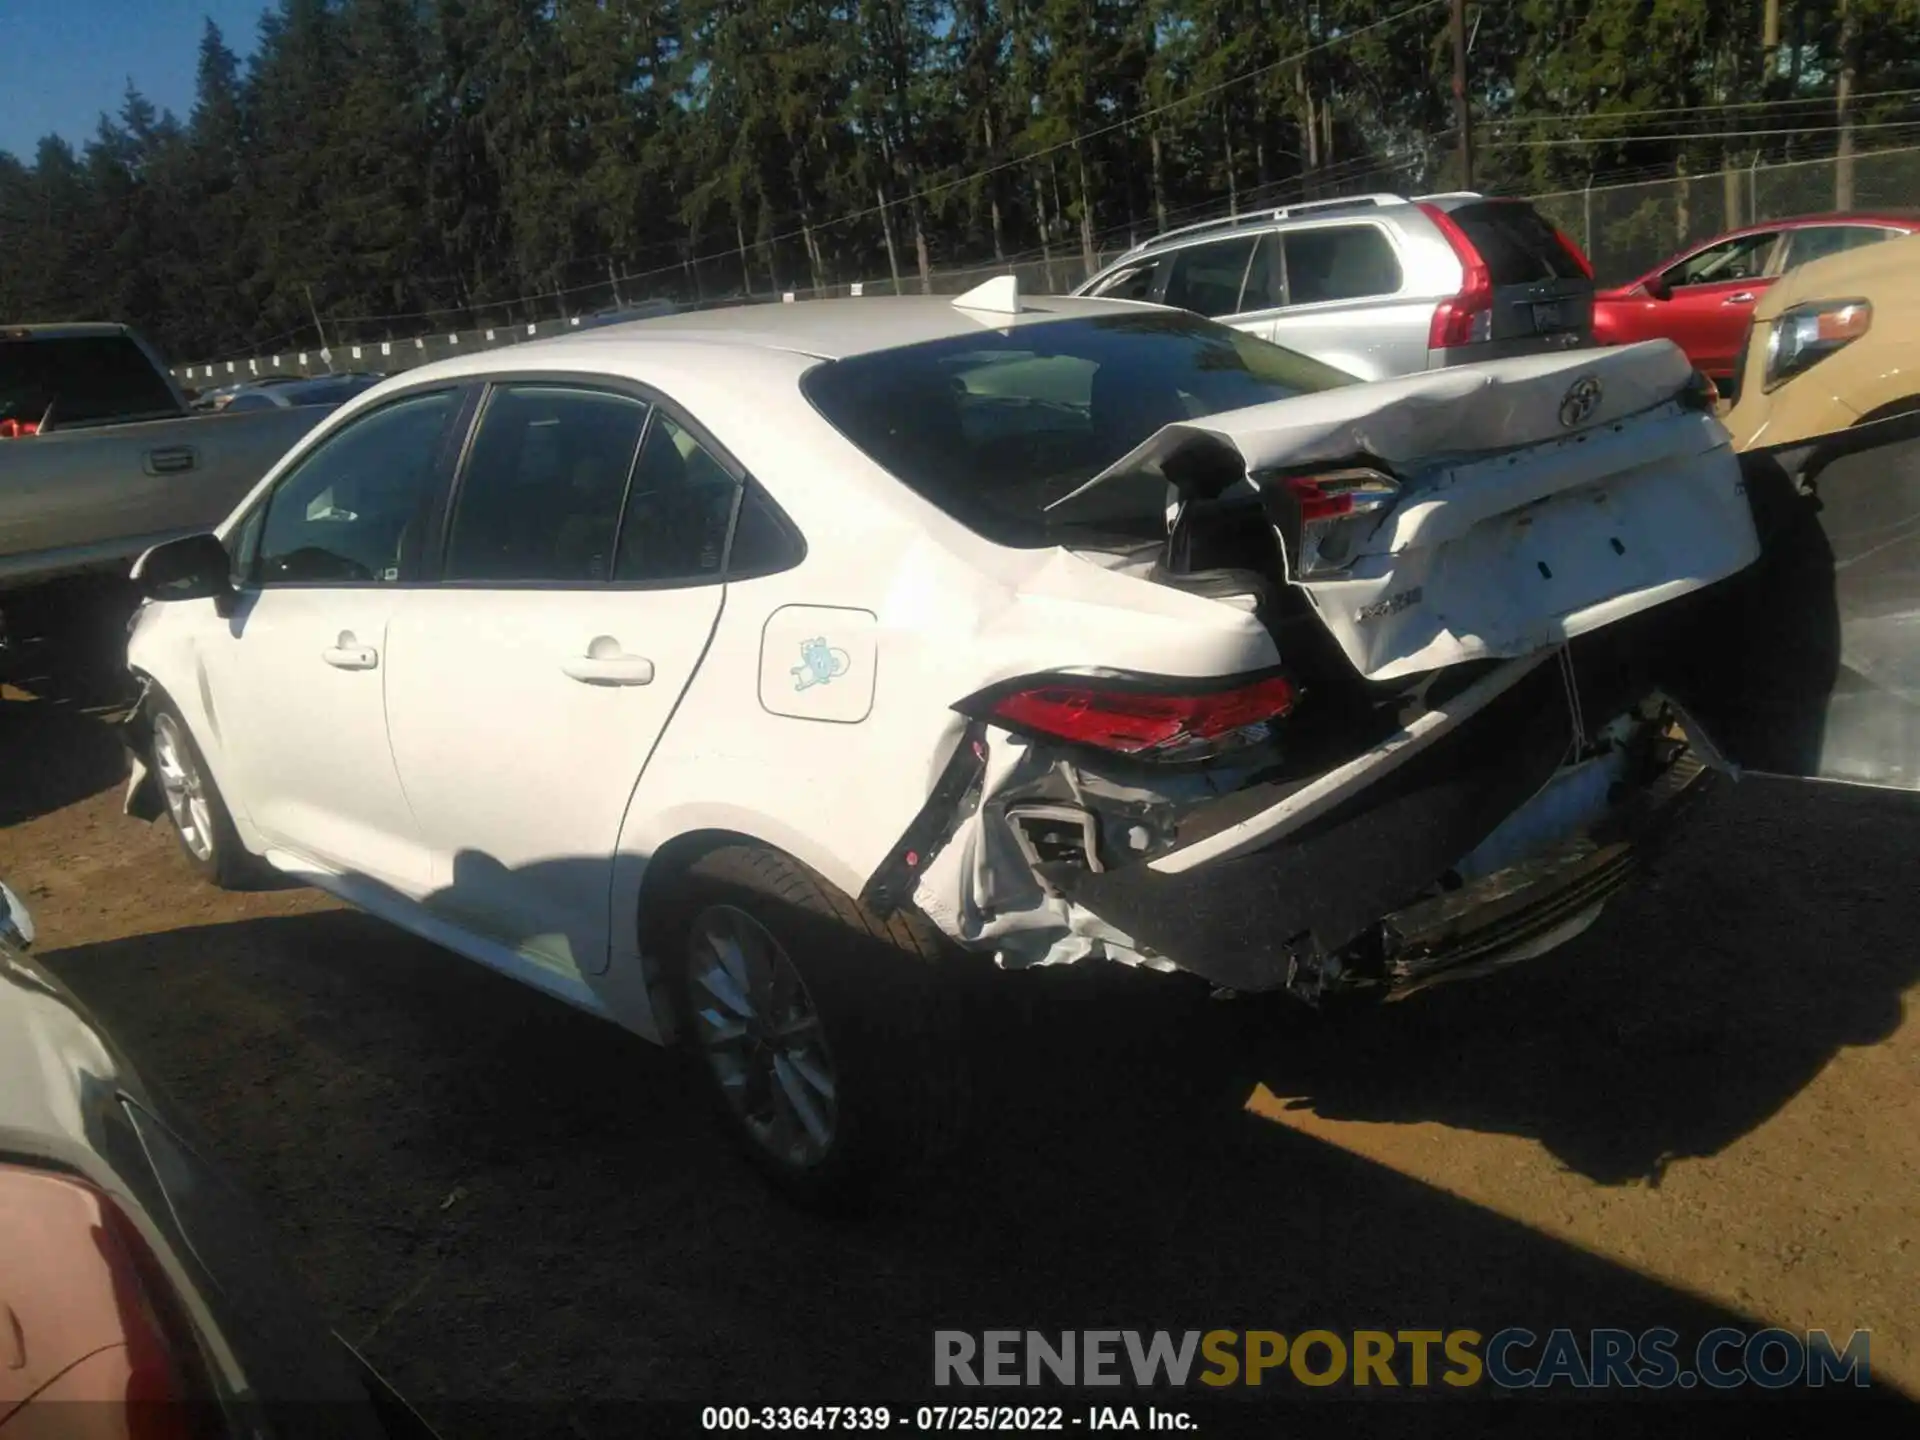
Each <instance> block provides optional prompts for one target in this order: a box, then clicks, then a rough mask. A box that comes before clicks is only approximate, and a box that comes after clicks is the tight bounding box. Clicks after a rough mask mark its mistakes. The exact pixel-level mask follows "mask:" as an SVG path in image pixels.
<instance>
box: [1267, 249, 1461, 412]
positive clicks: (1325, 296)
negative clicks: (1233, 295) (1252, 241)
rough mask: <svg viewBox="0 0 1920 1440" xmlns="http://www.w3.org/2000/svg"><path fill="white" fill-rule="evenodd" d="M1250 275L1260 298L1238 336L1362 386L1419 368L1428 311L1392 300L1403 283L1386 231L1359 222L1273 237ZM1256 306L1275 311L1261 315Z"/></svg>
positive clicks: (1423, 303) (1424, 305)
mask: <svg viewBox="0 0 1920 1440" xmlns="http://www.w3.org/2000/svg"><path fill="white" fill-rule="evenodd" d="M1251 273H1252V280H1253V284H1252V286H1251V287H1250V288H1253V289H1254V290H1255V291H1256V292H1259V291H1261V290H1264V291H1265V292H1266V293H1265V295H1264V296H1261V295H1259V294H1258V293H1256V296H1255V297H1254V298H1253V299H1251V300H1249V302H1247V303H1246V304H1245V306H1244V309H1245V310H1246V311H1248V312H1252V313H1250V314H1248V315H1245V316H1243V317H1242V318H1241V319H1237V320H1236V321H1235V322H1234V323H1235V324H1237V325H1240V326H1241V327H1242V328H1243V329H1248V330H1252V331H1253V332H1254V333H1255V334H1257V335H1260V336H1262V337H1263V338H1265V339H1268V340H1271V341H1273V342H1274V343H1275V344H1277V345H1284V346H1286V347H1287V348H1288V349H1289V350H1298V351H1299V352H1300V353H1301V354H1303V355H1311V356H1313V358H1314V359H1316V360H1320V361H1324V362H1325V363H1326V364H1328V365H1332V366H1334V367H1336V368H1337V369H1341V370H1345V371H1346V372H1347V373H1348V374H1350V375H1358V376H1359V377H1360V378H1361V379H1363V380H1379V379H1384V378H1386V377H1388V376H1391V375H1410V374H1413V373H1416V372H1418V371H1420V370H1424V369H1426V366H1427V331H1428V326H1429V322H1430V321H1431V320H1432V318H1433V305H1432V303H1431V302H1430V301H1429V300H1428V299H1427V298H1426V297H1423V296H1422V297H1412V298H1406V299H1403V298H1399V297H1400V293H1401V291H1402V289H1403V288H1404V287H1405V283H1406V276H1405V271H1404V269H1403V267H1402V266H1401V263H1400V255H1399V252H1398V251H1397V250H1396V249H1395V247H1394V243H1393V240H1392V238H1391V237H1390V236H1389V235H1388V233H1387V229H1386V227H1385V226H1383V225H1380V224H1377V223H1375V222H1374V221H1371V220H1361V221H1350V222H1344V223H1331V222H1322V223H1316V224H1309V225H1303V226H1298V227H1296V228H1291V229H1287V230H1283V231H1279V232H1277V233H1275V234H1273V235H1270V236H1269V237H1268V238H1267V240H1266V241H1265V242H1264V243H1263V244H1262V246H1261V249H1260V253H1259V254H1258V255H1256V256H1255V257H1254V266H1253V269H1252V272H1251ZM1282 276H1284V281H1282V278H1281V277H1282ZM1280 290H1284V302H1283V303H1282V302H1280V301H1278V300H1276V299H1275V295H1276V292H1277V291H1280ZM1262 299H1265V300H1266V301H1267V302H1268V303H1269V304H1277V305H1278V308H1274V309H1269V310H1267V311H1266V312H1265V314H1264V315H1261V314H1260V313H1259V312H1258V311H1257V309H1256V306H1257V305H1258V304H1259V303H1260V301H1261V300H1262Z"/></svg>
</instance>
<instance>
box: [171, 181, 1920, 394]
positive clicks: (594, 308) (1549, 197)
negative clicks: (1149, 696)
mask: <svg viewBox="0 0 1920 1440" xmlns="http://www.w3.org/2000/svg"><path fill="white" fill-rule="evenodd" d="M1360 188H1363V189H1364V188H1366V187H1365V186H1362V187H1360ZM1841 189H1842V186H1841V177H1840V172H1839V162H1837V161H1836V160H1834V159H1832V158H1827V159H1821V160H1805V161H1791V162H1786V163H1780V164H1769V165H1761V164H1758V163H1755V164H1750V165H1747V166H1744V167H1734V168H1729V169H1726V170H1718V171H1712V172H1709V173H1706V174H1701V175H1676V176H1672V177H1670V178H1667V179H1662V180H1649V181H1643V182H1638V183H1634V184H1627V185H1604V186H1592V187H1589V188H1586V189H1581V190H1562V191H1557V192H1554V193H1551V194H1544V195H1535V196H1532V197H1531V198H1532V200H1533V203H1534V204H1535V205H1536V206H1538V207H1539V209H1540V211H1541V213H1543V214H1545V215H1546V216H1548V217H1549V218H1550V219H1551V220H1552V221H1553V222H1554V223H1555V224H1557V225H1558V226H1560V228H1561V229H1563V230H1565V231H1566V232H1567V234H1569V235H1571V236H1573V237H1574V238H1575V239H1577V240H1578V241H1579V242H1580V244H1581V247H1582V248H1583V249H1585V250H1586V252H1587V254H1588V256H1589V257H1591V258H1592V260H1593V265H1594V274H1595V277H1596V278H1597V279H1598V280H1599V282H1600V283H1601V284H1603V285H1611V284H1621V283H1624V282H1626V281H1629V280H1632V279H1635V278H1637V277H1638V276H1640V275H1643V274H1645V273H1646V272H1647V271H1648V270H1650V269H1652V268H1653V267H1654V266H1655V265H1657V264H1658V263H1659V262H1660V261H1662V260H1664V259H1666V258H1667V257H1669V256H1671V255H1673V254H1674V253H1675V252H1677V251H1680V250H1684V249H1686V248H1687V247H1688V246H1690V245H1695V244H1698V243H1700V242H1701V241H1704V240H1708V239H1711V238H1712V237H1713V236H1715V235H1718V234H1720V233H1722V232H1723V231H1727V230H1735V229H1738V228H1740V227H1741V226H1743V225H1753V224H1758V223H1760V222H1762V221H1766V220H1779V219H1785V218H1787V217H1788V216H1792V215H1805V214H1815V213H1819V212H1822V211H1829V210H1834V209H1837V208H1843V207H1841V206H1840V205H1839V204H1838V203H1837V201H1836V194H1837V192H1838V191H1840V190H1841ZM1852 193H1853V199H1852V203H1851V204H1850V205H1848V206H1845V207H1844V208H1848V209H1853V210H1888V209H1894V210H1899V209H1909V208H1920V146H1910V147H1905V148H1901V149H1888V150H1874V151H1868V152H1865V153H1862V154H1857V155H1855V156H1854V157H1853V158H1852ZM1147 233H1148V232H1147V231H1144V230H1143V231H1142V232H1141V236H1142V238H1145V236H1146V234H1147ZM1122 248H1124V247H1120V246H1112V247H1107V248H1103V249H1101V250H1099V251H1098V252H1096V255H1095V266H1096V268H1100V267H1104V266H1105V265H1106V264H1107V263H1109V262H1110V261H1112V260H1113V259H1115V258H1116V257H1117V256H1118V255H1119V254H1120V253H1121V250H1122ZM898 262H899V278H898V280H896V279H895V278H894V275H893V273H892V272H891V270H890V271H889V273H888V274H886V275H883V276H880V277H876V278H874V279H870V280H863V281H859V282H850V283H842V284H834V285H822V286H818V287H816V286H814V285H812V284H809V283H805V282H803V281H800V280H792V281H787V282H786V283H785V284H784V285H783V286H782V287H781V288H778V289H776V288H773V281H774V280H776V279H779V278H781V277H779V275H778V273H777V272H775V273H773V274H769V273H768V270H767V266H768V265H769V264H770V263H771V262H769V261H767V260H766V259H765V258H764V256H763V255H762V253H761V252H760V251H758V250H756V249H755V248H754V247H751V246H750V247H748V250H747V253H746V255H745V256H744V257H743V256H740V255H731V256H704V257H701V258H699V259H698V260H692V261H688V262H686V263H684V264H682V265H678V266H672V267H667V268H663V269H660V270H655V271H651V272H648V273H646V274H642V275H637V276H635V275H628V276H619V277H616V276H614V275H611V274H610V275H609V277H608V279H607V280H606V281H605V282H604V283H602V284H600V285H596V286H587V287H581V288H580V289H576V290H568V291H566V292H564V293H562V294H556V295H555V296H553V297H551V298H550V299H549V300H547V301H546V302H544V304H543V305H540V307H539V308H540V309H541V310H542V311H544V313H541V314H535V313H534V308H533V307H534V306H535V304H536V303H537V302H533V301H526V300H522V301H518V302H515V304H514V305H513V306H511V307H508V306H502V307H500V308H499V309H497V310H496V311H492V312H489V311H487V310H486V309H484V308H482V309H481V310H479V311H478V312H477V313H476V315H475V318H477V319H480V323H478V324H476V325H474V326H472V327H470V328H465V329H457V330H438V331H433V332H425V333H408V334H406V335H404V336H403V337H401V338H397V339H396V338H392V337H391V336H390V335H389V336H387V337H386V338H380V339H365V338H355V337H356V336H357V335H359V334H363V333H364V331H356V330H355V329H354V328H353V324H354V322H348V321H333V322H330V333H329V341H330V343H329V344H328V345H326V346H324V347H322V346H309V347H308V348H306V349H304V350H302V349H289V350H282V351H279V352H277V353H267V354H258V355H253V356H249V357H246V358H242V359H234V360H221V361H214V362H211V363H208V362H195V363H194V364H191V365H182V366H178V367H176V368H175V369H174V372H173V373H174V376H175V377H176V378H177V379H178V380H179V381H180V383H181V384H182V385H185V386H186V387H187V388H189V389H192V390H204V389H207V388H209V387H212V386H218V385H222V384H227V383H231V382H234V381H244V380H251V379H257V378H260V377H264V376H269V375H325V374H329V373H337V372H344V371H351V370H377V371H381V372H384V373H391V372H393V371H396V370H405V369H410V368H412V367H413V366H416V365H424V364H426V363H427V362H429V361H432V360H441V359H445V358H447V357H448V356H451V355H462V354H468V353H471V352H472V351H475V350H491V349H496V348H498V347H500V346H502V345H513V344H520V343H524V342H526V341H528V340H540V339H548V338H551V337H553V336H556V335H563V334H567V333H570V332H572V331H575V330H579V329H582V328H586V327H591V326H592V325H594V324H596V323H605V322H606V321H607V320H609V319H612V318H638V317H639V316H640V315H643V314H645V313H647V310H648V309H649V308H650V307H651V308H654V309H657V310H662V311H664V310H689V309H708V308H712V307H716V306H722V305H740V304H754V303H767V304H778V303H781V302H783V301H789V300H802V299H813V298H818V297H826V296H846V295H894V294H908V295H917V294H920V293H922V287H921V283H920V276H919V272H918V269H917V267H916V266H914V264H913V263H912V255H911V254H904V255H900V256H898ZM1009 272H1011V273H1013V274H1015V275H1017V276H1019V278H1020V288H1021V289H1022V290H1023V291H1026V292H1027V293H1030V294H1059V293H1062V292H1064V291H1068V290H1071V289H1072V288H1073V287H1074V286H1076V285H1078V284H1079V283H1080V282H1081V281H1082V280H1084V279H1086V278H1087V276H1088V274H1089V273H1090V272H1089V271H1088V269H1087V266H1086V262H1085V259H1084V257H1083V251H1082V249H1081V246H1080V244H1079V242H1078V240H1077V238H1074V239H1072V240H1066V239H1063V240H1062V241H1061V242H1060V243H1058V244H1056V245H1054V246H1053V247H1052V248H1051V249H1050V250H1049V251H1048V252H1045V253H1038V254H1034V253H1029V254H1025V255H1022V256H1019V257H1016V258H1012V259H1009V260H1001V261H994V262H988V263H982V264H977V265H966V266H940V267H935V268H933V270H932V271H931V278H930V281H929V285H928V290H929V291H930V292H931V293H932V294H935V295H958V294H960V293H962V292H963V291H966V290H969V289H971V288H972V287H973V286H975V285H978V284H980V283H981V282H982V281H984V280H989V279H991V278H993V277H994V276H996V275H1005V274H1007V273H1009ZM482 317H489V318H482ZM491 317H497V318H491ZM362 323H363V324H364V323H365V322H362Z"/></svg>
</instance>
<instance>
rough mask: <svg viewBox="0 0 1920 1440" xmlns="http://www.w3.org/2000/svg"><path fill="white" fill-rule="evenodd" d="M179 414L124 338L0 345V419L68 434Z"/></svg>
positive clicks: (151, 370) (143, 357) (150, 369)
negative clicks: (88, 427) (84, 428)
mask: <svg viewBox="0 0 1920 1440" xmlns="http://www.w3.org/2000/svg"><path fill="white" fill-rule="evenodd" d="M179 413H180V406H179V403H178V402H177V401H176V400H175V399H174V397H173V392H172V390H170V389H169V388H168V387H167V383H166V381H165V380H163V379H161V377H160V373H159V372H158V371H157V370H156V369H154V365H153V362H152V361H151V360H149V359H148V358H147V356H146V353H145V352H144V351H143V350H141V348H140V347H139V346H138V345H136V344H134V343H133V341H132V340H131V339H130V338H128V337H127V336H125V335H88V336H81V337H69V338H62V339H45V340H5V341H0V420H20V421H26V422H31V423H36V424H38V423H41V422H43V421H44V422H45V424H46V426H47V427H48V428H52V429H56V430H71V429H73V428H74V427H75V426H78V425H104V424H108V423H110V422H112V421H115V420H141V419H149V418H151V417H153V416H156V415H177V414H179Z"/></svg>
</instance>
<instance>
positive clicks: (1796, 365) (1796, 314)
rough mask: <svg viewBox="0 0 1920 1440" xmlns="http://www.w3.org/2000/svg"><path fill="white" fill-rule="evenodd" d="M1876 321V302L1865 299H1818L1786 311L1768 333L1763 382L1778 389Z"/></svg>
mask: <svg viewBox="0 0 1920 1440" xmlns="http://www.w3.org/2000/svg"><path fill="white" fill-rule="evenodd" d="M1872 324H1873V306H1872V305H1871V304H1870V303H1869V302H1867V301H1865V300H1816V301H1814V302H1812V303H1810V304H1806V305H1796V306H1794V307H1793V308H1792V309H1791V310H1787V311H1784V312H1782V314H1781V315H1780V317H1779V318H1778V319H1776V320H1775V321H1774V322H1773V329H1772V330H1771V331H1770V332H1769V333H1768V335H1767V367H1766V371H1765V374H1764V377H1763V381H1762V383H1763V384H1764V386H1765V388H1766V389H1768V390H1775V389H1778V388H1779V387H1780V386H1782V385H1784V384H1786V382H1787V381H1789V380H1791V379H1792V378H1793V377H1794V376H1796V375H1798V374H1800V373H1802V372H1803V371H1806V370H1810V369H1812V368H1813V366H1815V365H1817V364H1819V363H1820V361H1822V360H1824V359H1826V358H1827V356H1829V355H1831V354H1833V352H1834V351H1836V350H1839V349H1842V348H1844V347H1845V346H1848V345H1851V344H1852V343H1853V342H1854V341H1855V340H1858V339H1859V338H1860V337H1861V336H1862V335H1864V334H1866V333H1867V330H1868V329H1869V328H1870V327H1871V326H1872Z"/></svg>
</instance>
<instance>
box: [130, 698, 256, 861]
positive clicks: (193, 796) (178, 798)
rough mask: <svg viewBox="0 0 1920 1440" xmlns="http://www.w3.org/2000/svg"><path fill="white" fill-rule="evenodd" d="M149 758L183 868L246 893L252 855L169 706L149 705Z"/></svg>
mask: <svg viewBox="0 0 1920 1440" xmlns="http://www.w3.org/2000/svg"><path fill="white" fill-rule="evenodd" d="M148 758H149V761H150V763H151V764H152V765H153V771H154V777H155V779H156V780H157V782H158V783H159V786H160V792H161V795H162V796H163V797H164V798H165V800H166V804H167V818H168V823H169V824H171V825H172V826H173V833H174V836H175V838H176V839H178V840H179V842H180V853H181V854H183V855H185V856H186V857H187V863H188V864H189V865H191V866H192V867H193V869H194V871H195V873H197V874H198V875H199V876H200V878H201V879H202V880H205V881H207V882H208V883H209V884H211V885H217V886H219V887H220V888H221V889H222V890H241V889H245V888H247V882H248V881H249V880H250V879H251V878H252V876H253V873H254V861H253V856H251V855H250V854H248V853H247V850H246V847H245V846H243V845H242V844H241V843H240V834H239V832H238V831H237V830H235V829H234V825H233V816H232V815H231V814H230V813H228V810H227V804H226V801H225V800H223V799H222V798H221V797H220V790H219V787H218V786H216V785H215V784H214V783H213V774H212V772H211V771H209V770H208V769H207V762H206V759H205V757H204V756H202V755H201V753H200V747H199V746H198V745H196V744H195V743H194V739H193V733H192V732H191V731H190V730H188V729H187V722H186V721H185V720H183V719H181V718H180V712H179V711H178V710H176V709H175V708H174V707H173V703H172V702H171V701H168V700H161V699H157V698H156V700H155V701H154V705H153V746H152V750H151V753H150V755H149V757H148Z"/></svg>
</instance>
